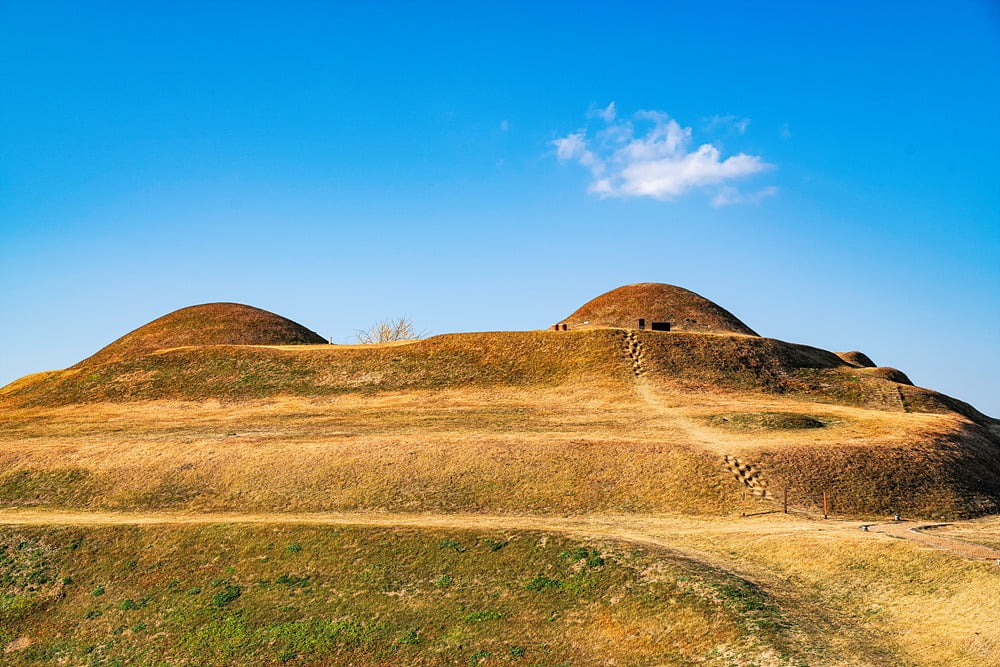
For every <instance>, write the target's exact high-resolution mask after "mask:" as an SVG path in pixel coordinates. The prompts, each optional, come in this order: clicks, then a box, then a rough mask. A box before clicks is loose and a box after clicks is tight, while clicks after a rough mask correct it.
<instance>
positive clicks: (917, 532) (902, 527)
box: [865, 521, 1000, 563]
mask: <svg viewBox="0 0 1000 667" xmlns="http://www.w3.org/2000/svg"><path fill="white" fill-rule="evenodd" d="M865 525H867V526H868V531H869V532H872V533H882V534H883V535H890V536H892V537H898V538H900V539H904V540H913V541H914V542H920V543H921V544H925V545H927V546H929V547H932V548H934V549H942V550H944V551H951V552H952V553H955V554H958V555H959V556H964V557H965V558H968V559H970V560H992V561H997V562H998V563H1000V550H998V549H993V548H991V547H987V546H984V545H982V544H974V543H972V542H963V541H962V540H956V539H953V538H950V537H943V536H941V535H934V534H931V533H927V532H925V531H926V530H927V529H929V528H936V527H938V526H941V525H942V524H940V523H920V522H917V521H893V522H890V523H875V524H865Z"/></svg>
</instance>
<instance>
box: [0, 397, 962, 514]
mask: <svg viewBox="0 0 1000 667" xmlns="http://www.w3.org/2000/svg"><path fill="white" fill-rule="evenodd" d="M738 411H747V412H768V411H783V412H792V413H801V414H805V415H808V416H809V417H811V418H815V419H819V420H822V421H823V422H824V423H825V424H826V425H825V426H824V427H823V428H817V429H808V430H761V431H755V432H749V433H742V432H732V431H731V430H729V429H726V428H721V427H717V426H712V425H711V424H710V417H711V416H713V415H717V414H724V413H725V414H731V413H734V412H738ZM960 419H961V418H959V417H957V416H954V415H950V416H949V415H935V414H910V413H891V412H884V411H874V410H865V409H861V408H852V407H846V406H835V405H825V404H815V403H810V402H806V401H802V400H799V399H795V398H787V397H779V396H767V395H761V394H757V393H750V392H747V393H743V394H733V393H716V394H691V393H686V392H680V391H671V390H670V388H669V387H666V386H657V385H655V384H654V383H652V382H649V383H647V382H641V383H639V384H638V385H637V386H634V387H631V388H629V387H627V386H626V387H622V386H621V385H620V384H617V383H607V382H605V383H587V384H574V385H561V386H556V387H552V388H548V389H544V388H542V387H538V386H535V387H528V388H516V387H498V388H479V389H475V388H465V389H452V390H440V391H434V392H431V391H426V390H424V391H414V392H391V393H382V394H375V395H358V394H346V395H342V396H338V397H328V398H321V399H320V398H305V397H296V396H286V397H279V398H273V399H266V400H252V401H240V402H235V403H230V402H226V403H223V402H219V401H206V402H203V403H193V402H186V401H185V402H179V401H151V402H145V403H129V404H119V403H99V404H87V405H75V406H64V407H55V408H29V409H23V410H13V411H7V412H5V413H3V415H0V464H2V469H3V470H4V472H3V473H2V474H0V502H4V503H6V504H8V505H10V504H16V505H24V504H34V505H64V506H71V507H91V508H98V507H99V508H120V509H129V508H138V507H142V508H165V507H179V508H188V509H197V510H235V509H243V510H247V511H257V510H272V511H283V510H287V511H320V510H340V509H365V508H379V509H387V510H393V511H418V510H425V511H463V510H470V509H475V510H482V511H490V512H552V513H562V512H572V513H586V512H593V511H636V512H688V513H705V512H708V513H715V514H718V513H727V512H733V511H735V510H736V509H738V506H739V500H738V498H739V493H740V487H739V486H738V485H736V483H735V482H734V480H733V478H732V476H731V475H730V474H729V473H728V472H727V471H726V470H725V469H724V466H723V463H722V457H723V455H724V454H731V455H735V456H739V457H741V458H743V459H746V460H748V461H756V462H765V463H766V464H767V468H766V471H765V478H766V479H767V480H768V483H769V484H770V485H771V489H772V493H773V494H777V493H779V491H780V489H782V488H783V487H784V485H785V484H789V485H791V483H792V482H795V483H798V486H799V487H805V489H806V491H808V492H810V493H811V494H812V495H809V494H807V493H799V492H798V491H796V492H797V493H798V495H795V496H793V497H792V502H793V505H798V506H802V507H810V508H815V506H816V499H815V497H814V496H815V494H816V493H817V492H819V493H822V491H823V490H828V491H829V492H830V493H831V494H832V496H833V497H834V499H835V502H836V503H837V510H838V512H841V513H843V512H845V511H848V510H850V509H853V508H856V507H862V508H865V507H870V500H869V498H868V497H867V496H864V497H862V496H861V494H860V492H858V497H856V498H855V497H851V495H850V494H851V492H852V491H856V489H857V488H858V484H857V477H858V476H861V475H862V474H863V473H864V474H866V475H870V471H868V470H862V469H860V468H858V467H857V466H859V465H861V463H860V462H853V461H851V460H847V461H841V462H842V463H844V467H843V468H842V469H830V468H827V469H823V468H816V466H815V465H810V466H803V465H802V462H803V461H807V462H808V461H811V460H812V459H813V458H816V457H818V456H819V454H817V452H819V453H824V452H825V453H826V454H824V456H823V457H821V458H824V457H825V459H830V458H831V457H833V458H836V456H837V454H836V452H837V451H840V452H845V451H847V452H858V456H859V457H861V458H862V459H866V460H867V461H869V462H870V461H871V460H873V457H875V459H879V457H882V459H884V460H885V462H886V465H887V466H890V467H889V468H887V469H888V470H893V469H894V468H891V465H892V461H893V460H894V458H895V457H898V455H899V453H900V451H904V450H905V451H909V452H915V451H918V450H917V446H918V445H916V444H915V443H920V442H924V443H928V444H927V445H926V446H927V447H928V448H931V449H932V448H933V447H932V446H933V443H935V442H936V441H938V440H939V439H941V438H943V437H945V436H947V435H948V434H949V433H952V432H954V430H955V429H956V428H957V427H958V426H959V425H960V424H959V421H960ZM880 451H884V452H885V454H884V455H882V454H880V453H879V452H880ZM830 452H834V453H832V454H830ZM838 460H839V459H838ZM852 466H853V467H852ZM817 470H818V471H820V472H824V473H826V475H827V476H826V477H825V478H824V477H817V478H815V479H811V478H810V477H809V475H812V474H813V473H814V472H815V471H817ZM817 475H818V473H817ZM922 479H923V477H921V478H920V480H922ZM920 480H914V482H913V485H914V486H916V485H917V483H918V481H920ZM904 481H905V480H904ZM920 483H922V481H921V482H920ZM893 484H894V485H896V486H898V485H899V484H901V482H900V481H899V480H894V481H893ZM852 485H853V486H852ZM824 487H825V488H824ZM923 487H924V488H923V490H922V491H920V492H919V493H917V494H916V495H915V496H914V498H913V500H912V502H911V507H914V508H916V509H920V508H921V507H922V506H923V507H926V505H927V504H928V503H929V502H931V501H933V502H936V503H937V502H944V501H947V502H948V503H950V504H949V505H948V506H949V507H952V508H954V507H958V506H959V504H960V499H958V498H956V497H954V496H955V493H954V490H953V489H951V488H950V487H948V486H947V485H944V484H939V485H934V484H931V485H927V484H923ZM880 488H881V487H876V491H877V490H879V489H880ZM862 490H863V489H862ZM890 499H893V500H897V499H898V498H895V499H894V498H890ZM866 503H868V504H867V505H866ZM921 504H922V505H921ZM908 509H909V508H908ZM886 511H888V508H886Z"/></svg>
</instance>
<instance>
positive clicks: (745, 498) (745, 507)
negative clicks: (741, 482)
mask: <svg viewBox="0 0 1000 667" xmlns="http://www.w3.org/2000/svg"><path fill="white" fill-rule="evenodd" d="M746 515H747V490H746V489H743V516H746Z"/></svg>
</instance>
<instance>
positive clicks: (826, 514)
mask: <svg viewBox="0 0 1000 667" xmlns="http://www.w3.org/2000/svg"><path fill="white" fill-rule="evenodd" d="M829 515H830V506H829V505H828V504H827V502H826V491H824V492H823V518H824V519H826V518H827V517H829Z"/></svg>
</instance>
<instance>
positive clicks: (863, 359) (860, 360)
mask: <svg viewBox="0 0 1000 667" xmlns="http://www.w3.org/2000/svg"><path fill="white" fill-rule="evenodd" d="M834 354H836V355H837V356H838V357H840V358H841V359H843V360H844V361H845V362H846V363H848V364H850V365H851V366H854V367H856V368H875V365H876V364H875V362H874V361H872V360H871V357H869V356H868V355H867V354H865V353H864V352H858V351H857V350H855V351H854V352H834Z"/></svg>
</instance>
